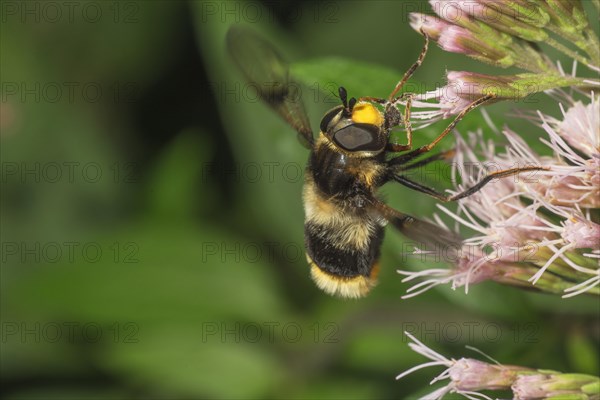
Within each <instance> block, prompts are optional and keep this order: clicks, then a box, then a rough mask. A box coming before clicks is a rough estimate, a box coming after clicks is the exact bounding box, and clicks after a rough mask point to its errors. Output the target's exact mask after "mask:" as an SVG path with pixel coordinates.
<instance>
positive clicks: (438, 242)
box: [371, 197, 463, 260]
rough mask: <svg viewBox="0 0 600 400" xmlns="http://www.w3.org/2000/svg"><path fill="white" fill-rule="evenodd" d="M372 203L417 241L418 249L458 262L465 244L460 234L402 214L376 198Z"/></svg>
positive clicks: (391, 221) (396, 226)
mask: <svg viewBox="0 0 600 400" xmlns="http://www.w3.org/2000/svg"><path fill="white" fill-rule="evenodd" d="M371 201H372V204H373V205H374V206H375V208H376V209H377V210H378V211H379V212H380V213H381V215H382V216H383V217H384V218H385V219H386V220H387V221H388V222H389V223H390V224H392V225H393V226H394V227H395V228H396V229H398V230H399V231H400V232H401V233H402V234H403V235H405V236H406V237H408V238H409V239H411V240H413V241H415V246H416V247H418V248H419V249H421V250H423V251H432V252H436V253H438V254H441V255H443V257H444V258H445V259H448V260H456V257H457V254H458V253H459V251H460V250H461V246H462V242H463V240H462V238H461V237H460V236H459V235H458V234H456V233H454V232H451V231H449V230H446V229H444V228H441V227H439V226H437V225H434V224H432V223H430V222H427V221H422V220H420V219H417V218H415V217H411V216H410V215H407V214H404V213H401V212H400V211H398V210H395V209H393V208H391V207H390V206H388V205H387V204H385V203H383V202H381V201H380V200H378V199H376V198H375V197H373V198H372V200H371Z"/></svg>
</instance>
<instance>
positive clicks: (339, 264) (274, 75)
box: [226, 26, 536, 298]
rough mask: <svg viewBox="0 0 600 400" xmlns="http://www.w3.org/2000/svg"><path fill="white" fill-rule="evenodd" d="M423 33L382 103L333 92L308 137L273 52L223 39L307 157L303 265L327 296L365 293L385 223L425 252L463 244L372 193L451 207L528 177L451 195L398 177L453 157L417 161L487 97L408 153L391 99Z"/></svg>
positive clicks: (245, 37) (373, 278) (404, 98)
mask: <svg viewBox="0 0 600 400" xmlns="http://www.w3.org/2000/svg"><path fill="white" fill-rule="evenodd" d="M421 33H422V34H423V36H424V38H425V43H424V46H423V50H422V51H421V54H420V55H419V57H418V59H417V61H416V62H415V63H414V64H413V65H412V66H411V67H410V69H409V70H408V71H407V72H406V73H405V74H404V76H403V77H402V79H401V80H400V81H399V82H398V84H397V85H396V87H395V88H394V89H393V91H392V92H391V94H390V96H389V97H388V98H387V99H380V98H373V97H362V98H359V99H358V100H357V99H356V98H354V97H352V98H350V99H348V95H347V92H346V90H345V89H344V88H343V87H340V88H339V97H340V100H341V104H340V105H338V106H337V107H335V108H333V109H332V110H330V111H328V112H327V113H326V114H325V116H324V117H323V119H322V120H321V123H320V132H319V135H318V137H317V138H316V139H315V138H314V137H313V133H312V130H311V128H310V123H309V121H308V117H307V115H306V113H305V111H304V107H303V105H302V102H301V101H298V99H297V98H296V94H297V93H295V91H296V90H297V89H295V88H297V86H296V85H290V84H289V82H290V80H289V76H288V75H289V69H288V65H287V63H286V62H285V61H284V59H283V58H282V57H281V56H280V55H279V53H278V52H277V51H276V50H275V48H274V47H273V46H272V45H271V44H270V43H269V42H267V41H266V40H264V39H263V38H261V37H260V36H258V35H256V34H254V33H253V32H252V31H250V30H248V29H246V28H243V27H239V26H233V27H232V28H231V29H230V30H229V32H228V33H227V39H226V41H227V47H228V49H229V52H230V54H231V56H232V57H233V59H234V61H235V63H236V64H237V66H238V67H239V69H240V70H241V71H242V72H243V74H244V75H245V76H246V78H247V79H248V80H249V81H250V82H252V83H253V84H254V85H256V87H257V88H258V92H259V95H260V97H261V98H262V99H263V100H264V101H265V102H266V103H267V104H268V105H269V106H271V107H272V108H273V109H274V110H275V111H276V112H277V113H278V114H279V115H280V116H281V117H283V118H284V119H285V120H286V121H287V122H288V123H289V124H290V125H291V127H293V128H294V129H295V130H296V131H297V132H298V136H299V138H300V139H301V142H303V143H304V144H305V145H306V147H307V148H308V149H309V150H310V156H309V161H308V165H307V167H306V170H305V181H304V189H303V200H304V210H305V217H306V219H305V224H304V238H305V248H306V259H307V261H308V264H309V266H310V275H311V277H312V279H313V280H314V282H315V283H316V285H317V286H318V287H319V288H320V289H322V290H324V291H325V292H327V293H328V294H331V295H337V296H341V297H350V298H359V297H363V296H365V295H367V294H368V293H369V291H370V290H371V289H372V288H373V286H374V285H375V284H376V283H377V274H378V271H379V256H380V247H381V244H382V241H383V236H384V227H385V225H386V224H387V223H390V224H392V225H393V226H394V227H395V228H397V229H398V230H399V231H400V232H402V233H403V234H404V235H405V236H407V237H409V238H410V239H412V240H416V241H419V242H420V243H424V244H425V245H429V246H431V245H435V246H444V247H445V248H448V247H450V246H452V248H454V249H459V248H460V244H461V238H460V237H459V236H458V235H457V234H455V233H452V232H450V231H447V230H445V229H442V228H440V227H438V226H436V225H434V224H431V223H429V222H426V221H421V220H419V219H417V218H414V217H412V216H409V215H406V214H404V213H402V212H400V211H397V210H395V209H393V208H391V207H389V206H388V205H386V204H385V203H384V202H383V201H381V200H380V199H379V198H378V197H377V196H376V191H377V189H378V188H379V187H380V186H382V185H383V184H385V183H387V182H397V183H400V184H401V185H404V186H407V187H409V188H411V189H414V190H416V191H419V192H421V193H425V194H427V195H430V196H433V197H435V198H436V199H438V200H441V201H454V200H458V199H461V198H463V197H466V196H469V195H471V194H473V193H475V192H476V191H478V190H479V189H481V188H482V187H483V186H484V185H485V184H486V183H488V182H489V181H490V180H492V179H494V178H501V177H505V176H509V175H513V174H516V173H518V172H521V171H529V170H532V169H536V168H520V169H519V168H514V169H508V170H502V171H497V172H494V173H491V174H489V175H487V176H485V177H484V178H483V179H482V180H480V181H479V182H478V183H477V184H475V185H474V186H472V187H470V188H468V189H467V190H465V191H463V192H462V193H459V194H456V195H454V196H447V195H445V194H443V193H441V192H438V191H436V190H434V189H432V188H429V187H427V186H424V185H422V184H420V183H417V182H414V181H412V180H410V179H408V178H407V177H406V176H403V174H402V173H403V172H406V171H409V170H411V169H414V168H418V167H421V166H424V165H426V164H428V163H431V162H434V161H438V160H448V159H451V158H452V157H453V154H454V152H453V151H452V150H450V151H446V152H442V153H440V154H436V155H433V156H430V157H427V158H421V159H418V158H419V157H420V156H422V155H424V154H425V153H427V152H429V151H430V150H432V149H433V148H434V147H435V146H436V145H437V144H438V143H439V142H440V141H441V140H442V139H443V138H444V137H445V136H446V135H447V134H448V133H449V132H451V131H452V129H453V128H454V127H455V126H456V124H457V123H458V122H459V121H460V120H461V119H462V118H463V117H464V116H465V115H466V114H467V113H468V112H470V111H471V110H473V109H474V108H476V107H477V106H479V105H480V104H482V103H484V102H487V101H489V100H492V99H493V98H494V96H493V95H486V96H484V97H482V98H479V99H477V100H475V101H473V102H472V103H471V104H470V105H469V106H468V107H467V108H466V109H465V110H464V111H462V112H461V113H460V114H458V115H457V116H456V118H455V119H454V121H453V122H452V123H450V124H449V125H448V127H447V128H446V129H445V130H444V131H443V132H442V133H441V134H440V135H439V136H438V137H437V138H436V139H435V140H434V141H432V142H431V143H429V144H427V145H425V146H421V147H418V148H416V149H413V148H412V128H411V124H410V109H411V102H412V97H413V94H410V93H405V94H402V95H400V96H396V95H397V94H398V93H399V92H400V90H401V89H402V87H403V85H404V84H405V83H406V82H407V81H408V79H409V78H410V77H411V75H412V74H413V73H414V71H415V70H416V69H417V68H418V67H419V65H421V63H422V62H423V59H424V58H425V54H426V53H427V47H428V43H429V40H428V37H427V35H426V34H425V33H424V32H421ZM401 102H403V103H404V104H405V109H404V114H402V113H400V111H399V109H398V105H399V104H400V103H401ZM376 105H378V106H379V108H378V107H376ZM380 108H381V109H382V110H380ZM400 125H404V127H405V130H406V134H407V144H398V143H391V142H390V133H391V130H392V128H395V127H397V126H400ZM396 153H402V154H399V155H397V154H396Z"/></svg>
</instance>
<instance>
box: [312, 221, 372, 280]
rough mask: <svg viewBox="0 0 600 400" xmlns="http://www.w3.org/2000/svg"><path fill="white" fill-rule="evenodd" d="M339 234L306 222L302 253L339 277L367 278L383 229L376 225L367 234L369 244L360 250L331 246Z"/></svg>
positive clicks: (321, 267) (324, 269)
mask: <svg viewBox="0 0 600 400" xmlns="http://www.w3.org/2000/svg"><path fill="white" fill-rule="evenodd" d="M338 234H339V232H336V231H335V230H332V229H331V228H328V227H324V226H322V225H316V224H313V223H311V222H307V223H306V224H305V225H304V240H305V245H306V252H307V253H308V255H309V257H310V258H311V259H312V260H313V261H314V263H315V264H316V265H317V266H318V267H319V268H320V269H322V270H323V271H325V272H327V273H329V274H332V275H336V276H343V277H353V276H357V275H362V276H370V274H371V270H372V269H373V265H374V264H375V262H376V261H377V260H378V259H379V255H380V248H381V242H382V241H383V234H384V229H383V227H381V226H377V227H376V228H375V229H374V231H373V233H372V234H370V235H369V245H368V246H367V247H365V248H363V249H356V248H344V249H340V248H339V247H337V246H335V245H334V244H335V243H336V242H337V240H336V238H337V235H338Z"/></svg>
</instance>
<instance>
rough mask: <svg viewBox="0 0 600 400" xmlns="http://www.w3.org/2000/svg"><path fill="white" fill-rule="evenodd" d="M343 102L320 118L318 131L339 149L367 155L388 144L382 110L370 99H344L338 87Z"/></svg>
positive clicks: (364, 156) (352, 155)
mask: <svg viewBox="0 0 600 400" xmlns="http://www.w3.org/2000/svg"><path fill="white" fill-rule="evenodd" d="M340 98H341V100H342V105H340V106H337V107H335V108H333V109H332V110H330V111H329V112H328V113H327V114H325V116H324V117H323V119H322V120H321V125H320V128H321V132H322V133H323V135H324V136H325V137H326V138H327V139H328V140H329V142H330V143H332V144H333V145H334V146H335V147H336V148H337V149H339V150H340V151H341V152H342V153H344V154H346V155H348V156H349V157H357V158H366V157H373V156H375V155H377V154H380V153H382V152H383V151H384V150H385V146H386V144H387V136H386V134H385V132H384V130H383V122H384V118H383V114H382V113H381V112H380V111H379V110H378V109H377V108H375V106H373V105H372V104H371V103H367V102H357V101H356V99H355V98H354V97H353V98H351V99H350V101H347V97H346V90H345V89H344V88H342V87H341V88H340Z"/></svg>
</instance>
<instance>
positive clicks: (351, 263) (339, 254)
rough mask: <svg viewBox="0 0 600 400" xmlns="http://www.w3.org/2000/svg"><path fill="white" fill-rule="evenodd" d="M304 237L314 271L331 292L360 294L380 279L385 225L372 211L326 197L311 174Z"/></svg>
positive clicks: (306, 191) (319, 282)
mask: <svg viewBox="0 0 600 400" xmlns="http://www.w3.org/2000/svg"><path fill="white" fill-rule="evenodd" d="M304 204H305V211H306V222H305V224H304V238H305V245H306V257H307V261H308V263H309V265H310V274H311V277H312V279H313V280H314V281H315V283H316V284H317V286H318V287H319V288H320V289H322V290H324V291H325V292H327V293H329V294H331V295H337V296H341V297H350V298H359V297H364V296H366V295H367V294H368V293H369V291H370V290H371V288H372V287H373V286H375V284H376V283H377V273H378V271H379V266H378V260H379V255H380V247H381V243H382V241H383V235H384V229H383V226H382V225H381V223H380V220H379V219H378V218H377V216H375V215H370V214H369V211H368V210H366V209H364V210H356V209H355V210H352V211H351V210H349V209H347V208H345V207H343V206H341V205H340V204H339V203H338V202H336V201H332V200H329V199H326V198H325V196H323V194H322V192H320V190H319V189H318V188H317V187H316V185H315V183H314V181H313V180H312V178H310V177H307V179H306V182H305V185H304Z"/></svg>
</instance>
